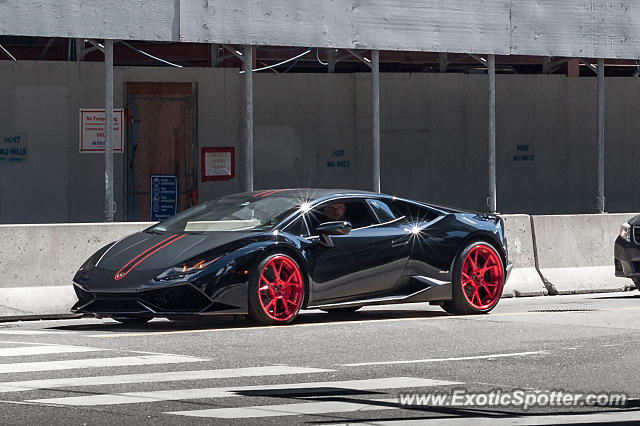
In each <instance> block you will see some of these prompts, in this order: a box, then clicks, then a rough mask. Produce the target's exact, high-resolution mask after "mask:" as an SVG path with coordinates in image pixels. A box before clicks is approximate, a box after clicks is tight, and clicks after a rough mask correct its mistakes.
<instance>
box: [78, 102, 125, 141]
mask: <svg viewBox="0 0 640 426" xmlns="http://www.w3.org/2000/svg"><path fill="white" fill-rule="evenodd" d="M123 118H124V109H122V108H114V109H113V152H122V147H123V146H124V129H123V127H124V126H123ZM104 120H105V118H104V108H92V109H88V108H80V152H104V144H105V142H104Z"/></svg>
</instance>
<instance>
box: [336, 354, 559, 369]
mask: <svg viewBox="0 0 640 426" xmlns="http://www.w3.org/2000/svg"><path fill="white" fill-rule="evenodd" d="M548 353H549V352H548V351H535V352H513V353H507V354H492V355H477V356H461V357H456V358H427V359H412V360H406V361H376V362H356V363H353V364H340V365H342V366H343V367H361V366H366V365H392V364H418V363H423V362H446V361H468V360H472V359H493V358H510V357H516V356H528V355H546V354H548Z"/></svg>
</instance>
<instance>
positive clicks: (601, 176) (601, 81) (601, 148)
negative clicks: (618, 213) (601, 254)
mask: <svg viewBox="0 0 640 426" xmlns="http://www.w3.org/2000/svg"><path fill="white" fill-rule="evenodd" d="M604 204H605V197H604V59H598V199H597V208H598V213H604Z"/></svg>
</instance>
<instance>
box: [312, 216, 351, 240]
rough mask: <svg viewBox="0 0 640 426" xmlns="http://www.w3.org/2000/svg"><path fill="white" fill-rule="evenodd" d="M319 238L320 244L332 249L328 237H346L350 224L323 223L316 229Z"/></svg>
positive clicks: (342, 222) (338, 222) (339, 222)
mask: <svg viewBox="0 0 640 426" xmlns="http://www.w3.org/2000/svg"><path fill="white" fill-rule="evenodd" d="M316 232H317V233H318V235H319V236H320V242H321V243H322V244H324V245H325V246H327V247H333V241H331V238H330V237H329V235H348V234H349V232H351V223H349V222H346V221H342V220H340V221H337V222H325V223H321V224H320V225H318V226H317V227H316Z"/></svg>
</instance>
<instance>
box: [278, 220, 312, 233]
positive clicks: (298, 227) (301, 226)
mask: <svg viewBox="0 0 640 426" xmlns="http://www.w3.org/2000/svg"><path fill="white" fill-rule="evenodd" d="M283 231H285V232H288V233H290V234H293V235H298V236H300V237H308V236H309V230H308V229H307V224H306V223H305V220H304V217H302V216H300V217H299V218H297V219H296V220H294V221H293V222H291V223H290V224H289V225H287V227H286V228H284V229H283Z"/></svg>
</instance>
